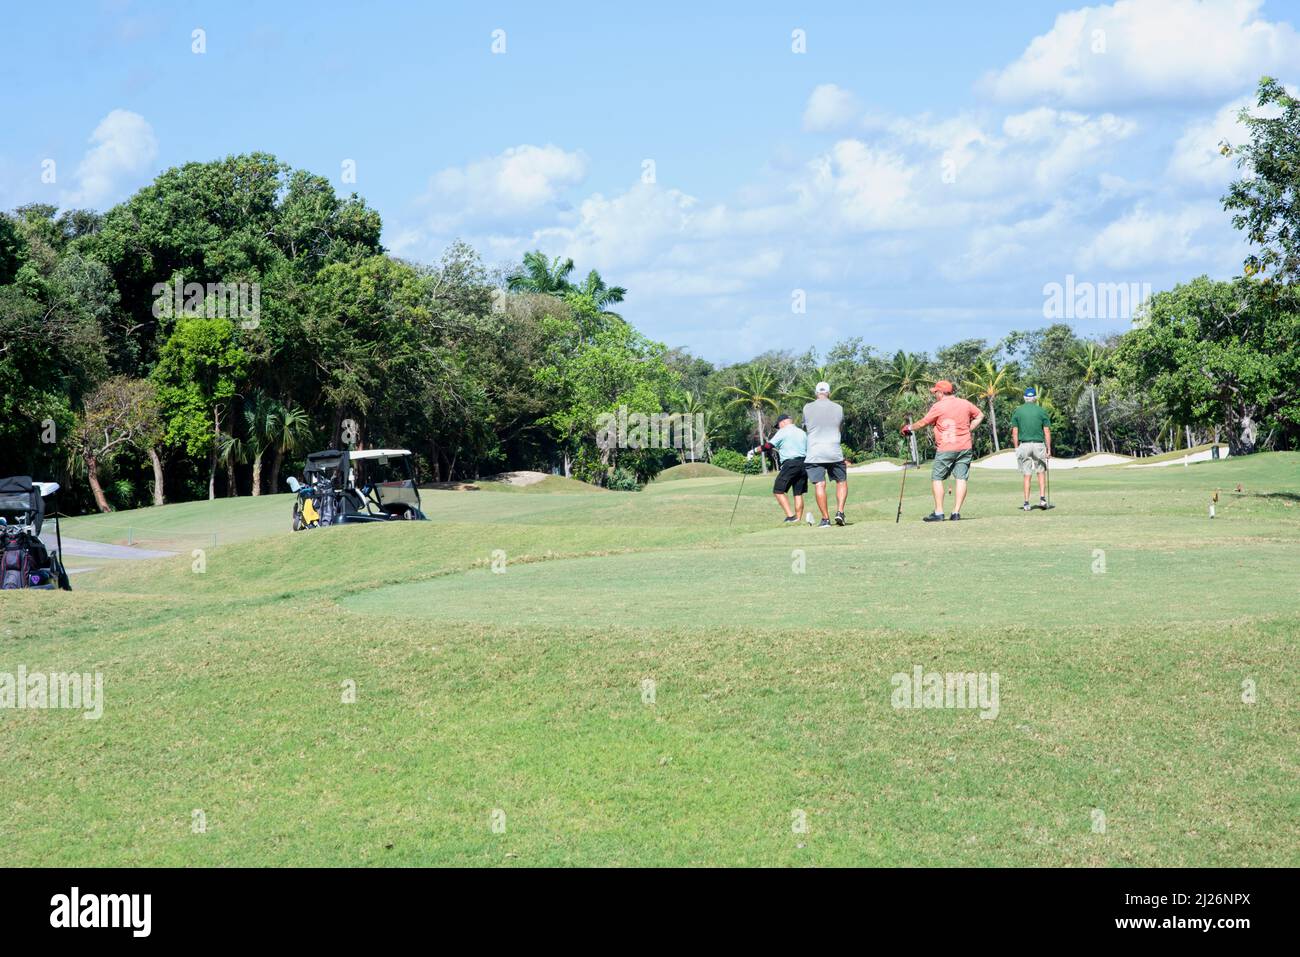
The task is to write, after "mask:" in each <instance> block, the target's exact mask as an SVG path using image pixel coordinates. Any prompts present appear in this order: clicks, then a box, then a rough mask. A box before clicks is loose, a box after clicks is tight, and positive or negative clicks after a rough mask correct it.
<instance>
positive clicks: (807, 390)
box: [782, 366, 844, 404]
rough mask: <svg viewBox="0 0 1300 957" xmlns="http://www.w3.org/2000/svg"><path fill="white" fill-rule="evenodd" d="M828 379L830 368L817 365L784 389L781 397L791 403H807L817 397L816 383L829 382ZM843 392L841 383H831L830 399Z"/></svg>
mask: <svg viewBox="0 0 1300 957" xmlns="http://www.w3.org/2000/svg"><path fill="white" fill-rule="evenodd" d="M830 379H831V370H830V369H828V368H827V367H826V366H818V367H817V368H816V369H813V370H812V372H809V373H807V374H805V375H804V376H803V377H802V378H801V379H799V381H798V382H796V383H795V384H794V385H792V386H791V387H790V388H789V389H788V390H786V392H785V393H784V394H783V395H782V398H783V399H785V400H786V401H787V402H791V403H799V402H803V403H805V404H807V403H809V402H813V401H815V400H816V398H817V383H818V382H830ZM843 392H844V386H843V385H842V384H839V385H837V384H836V383H834V382H832V383H831V398H832V399H835V398H839V397H840V396H841V395H842V394H843Z"/></svg>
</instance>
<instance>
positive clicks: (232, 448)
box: [209, 432, 249, 498]
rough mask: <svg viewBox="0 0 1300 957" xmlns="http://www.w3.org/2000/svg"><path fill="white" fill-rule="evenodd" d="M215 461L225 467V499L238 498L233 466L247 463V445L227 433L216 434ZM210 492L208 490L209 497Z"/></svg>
mask: <svg viewBox="0 0 1300 957" xmlns="http://www.w3.org/2000/svg"><path fill="white" fill-rule="evenodd" d="M216 451H217V457H216V461H217V462H221V463H224V464H225V466H226V497H227V498H238V497H239V487H238V485H237V484H236V482H235V466H236V465H239V464H241V463H243V462H247V461H248V458H249V446H248V443H247V442H245V441H244V440H243V439H241V438H239V437H238V436H236V435H231V434H230V433H228V432H221V433H218V435H217V437H216ZM210 495H211V490H210V489H209V496H210Z"/></svg>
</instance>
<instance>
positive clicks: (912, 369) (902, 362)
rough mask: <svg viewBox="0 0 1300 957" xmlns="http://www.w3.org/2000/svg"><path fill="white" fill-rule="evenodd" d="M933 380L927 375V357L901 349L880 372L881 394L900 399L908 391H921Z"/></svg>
mask: <svg viewBox="0 0 1300 957" xmlns="http://www.w3.org/2000/svg"><path fill="white" fill-rule="evenodd" d="M932 381H933V380H932V379H931V378H930V377H929V376H928V375H926V362H925V359H924V358H922V357H921V356H918V355H916V354H915V353H912V352H903V350H901V349H900V350H898V352H896V353H894V358H893V359H891V360H890V362H889V365H887V366H886V367H885V369H884V371H883V372H881V374H880V389H879V394H880V395H888V396H890V397H892V398H895V399H900V398H902V397H904V396H905V395H907V394H908V393H913V392H919V391H920V390H921V387H922V386H924V385H929V384H930V383H931V382H932Z"/></svg>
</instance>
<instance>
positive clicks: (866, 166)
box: [797, 140, 916, 229]
mask: <svg viewBox="0 0 1300 957" xmlns="http://www.w3.org/2000/svg"><path fill="white" fill-rule="evenodd" d="M808 171H809V175H808V177H807V178H806V179H805V180H804V182H803V183H802V184H800V185H799V186H798V187H797V189H798V190H799V192H800V194H801V198H802V200H803V202H804V203H805V204H807V205H811V206H813V207H820V208H821V209H823V210H824V211H825V212H826V213H828V214H830V215H831V216H834V217H835V218H837V219H838V220H840V221H841V222H843V223H844V224H846V225H848V226H850V227H852V228H856V229H889V228H894V227H898V226H902V225H904V224H905V222H906V221H907V219H908V212H909V208H910V200H911V198H912V197H911V188H912V180H913V178H914V177H915V176H916V170H915V168H913V167H912V166H910V165H909V164H908V162H907V160H906V159H904V158H903V157H902V156H901V155H900V154H898V153H894V152H891V151H888V150H880V149H872V148H871V147H869V146H867V144H865V143H863V142H862V141H860V140H840V141H839V142H838V143H836V144H835V145H834V147H832V148H831V151H830V152H829V153H828V154H826V155H824V156H819V157H818V158H817V159H815V160H813V161H812V162H811V163H809V164H808Z"/></svg>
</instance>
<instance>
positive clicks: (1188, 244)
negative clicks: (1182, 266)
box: [1079, 202, 1224, 270]
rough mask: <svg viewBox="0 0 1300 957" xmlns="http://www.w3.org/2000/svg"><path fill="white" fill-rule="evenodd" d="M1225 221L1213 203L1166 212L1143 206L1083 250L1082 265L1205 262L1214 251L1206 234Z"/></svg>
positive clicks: (1131, 266) (1127, 266) (1130, 266)
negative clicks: (1204, 232) (1206, 231)
mask: <svg viewBox="0 0 1300 957" xmlns="http://www.w3.org/2000/svg"><path fill="white" fill-rule="evenodd" d="M1223 220H1224V214H1223V210H1222V209H1220V208H1219V206H1218V204H1217V203H1213V202H1208V203H1196V204H1189V205H1186V206H1183V207H1181V208H1178V209H1173V210H1165V211H1160V210H1153V209H1149V208H1148V207H1147V205H1146V204H1144V203H1139V204H1138V205H1137V206H1136V207H1134V208H1133V209H1132V210H1131V211H1129V212H1127V213H1125V214H1124V215H1123V216H1121V217H1120V218H1119V219H1117V220H1115V221H1114V222H1112V223H1110V224H1109V225H1108V226H1106V227H1105V228H1104V229H1102V230H1101V231H1100V232H1099V233H1097V235H1096V236H1095V237H1093V239H1092V240H1091V241H1090V242H1088V243H1087V244H1086V245H1085V246H1084V247H1083V249H1082V250H1081V251H1080V253H1079V265H1080V266H1081V267H1082V268H1084V269H1093V268H1096V267H1099V266H1100V267H1104V268H1107V269H1118V270H1129V269H1134V268H1142V267H1148V266H1156V265H1159V266H1168V265H1171V264H1178V263H1187V262H1193V261H1197V260H1203V259H1205V258H1206V257H1207V255H1208V254H1209V253H1210V248H1209V246H1208V245H1207V244H1206V237H1205V236H1203V235H1201V234H1202V231H1203V230H1206V229H1207V228H1212V227H1215V226H1221V225H1222V224H1223Z"/></svg>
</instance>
